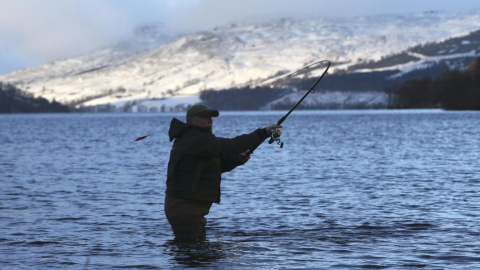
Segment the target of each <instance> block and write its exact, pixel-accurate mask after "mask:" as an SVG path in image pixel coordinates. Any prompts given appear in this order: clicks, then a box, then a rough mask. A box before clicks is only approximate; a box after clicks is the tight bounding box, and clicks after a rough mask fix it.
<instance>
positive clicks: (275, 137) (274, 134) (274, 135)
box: [268, 128, 283, 148]
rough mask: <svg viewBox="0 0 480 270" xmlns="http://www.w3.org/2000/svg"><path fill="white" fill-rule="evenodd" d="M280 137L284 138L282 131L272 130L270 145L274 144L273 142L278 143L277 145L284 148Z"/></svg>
mask: <svg viewBox="0 0 480 270" xmlns="http://www.w3.org/2000/svg"><path fill="white" fill-rule="evenodd" d="M280 136H282V130H281V129H279V128H275V129H273V130H272V135H271V137H270V140H269V141H268V143H269V144H272V143H273V142H277V144H278V145H280V148H283V142H282V141H280Z"/></svg>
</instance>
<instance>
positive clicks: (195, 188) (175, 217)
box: [165, 104, 281, 241]
mask: <svg viewBox="0 0 480 270" xmlns="http://www.w3.org/2000/svg"><path fill="white" fill-rule="evenodd" d="M218 115H219V112H218V111H217V110H211V109H209V108H208V107H207V106H205V105H203V104H197V105H194V106H192V107H191V108H190V109H189V110H188V111H187V116H186V120H187V122H186V123H184V122H182V121H180V120H178V119H176V118H173V119H172V121H171V123H170V130H169V131H168V135H169V137H170V141H173V140H175V141H174V143H173V147H172V150H171V151H170V160H169V162H168V173H167V190H166V195H165V215H166V216H167V219H168V222H169V223H170V225H171V227H172V230H173V233H174V234H175V238H176V239H179V240H186V241H196V240H201V239H203V238H204V237H205V225H206V224H207V220H206V219H205V216H206V215H207V214H208V213H209V211H210V207H211V206H212V203H219V202H220V182H221V174H222V173H223V172H228V171H231V170H233V169H234V168H235V167H237V166H239V165H243V164H245V162H247V161H248V159H249V158H250V156H249V155H247V154H246V152H247V151H248V150H249V149H254V148H255V147H257V146H258V145H259V144H261V143H262V142H263V141H264V140H265V139H266V138H268V137H270V135H271V133H272V130H274V129H276V128H281V126H279V125H275V124H272V125H269V126H267V127H266V128H262V129H257V130H255V131H254V132H252V133H250V134H243V135H240V136H237V137H235V138H232V139H228V138H221V137H216V136H215V135H213V133H212V125H213V121H212V117H217V116H218Z"/></svg>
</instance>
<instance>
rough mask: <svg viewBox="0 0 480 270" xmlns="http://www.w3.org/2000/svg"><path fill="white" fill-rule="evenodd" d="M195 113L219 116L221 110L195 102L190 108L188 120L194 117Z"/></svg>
mask: <svg viewBox="0 0 480 270" xmlns="http://www.w3.org/2000/svg"><path fill="white" fill-rule="evenodd" d="M195 115H198V116H211V117H217V116H218V115H219V112H218V111H217V110H211V109H210V108H208V107H207V106H206V105H204V104H195V105H193V106H192V107H190V108H189V109H188V111H187V120H188V119H190V118H192V117H194V116H195Z"/></svg>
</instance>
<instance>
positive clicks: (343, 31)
mask: <svg viewBox="0 0 480 270" xmlns="http://www.w3.org/2000/svg"><path fill="white" fill-rule="evenodd" d="M139 29H143V32H142V30H140V33H137V34H136V35H134V36H133V37H132V39H131V40H128V41H125V42H122V43H120V44H118V45H116V46H114V47H111V48H106V49H104V50H101V51H98V52H94V53H91V54H88V55H84V56H80V57H75V58H70V59H64V60H58V61H55V62H52V63H48V64H46V65H43V66H38V67H33V68H28V69H24V70H19V71H16V72H13V73H10V74H6V75H2V76H0V81H2V82H4V83H12V84H15V85H16V86H17V87H19V88H21V89H22V90H25V91H28V92H31V93H34V94H35V95H37V96H42V97H45V98H47V99H55V100H56V101H59V102H63V103H74V104H76V105H77V106H98V105H106V104H110V108H112V107H113V106H115V107H117V108H124V106H126V105H127V104H128V105H129V107H133V110H134V111H137V110H140V111H158V110H162V109H165V110H170V109H172V108H175V107H177V108H178V107H180V108H182V107H183V106H184V105H188V104H192V103H195V102H198V101H200V100H199V98H198V94H199V93H200V91H202V90H206V89H228V88H232V87H239V86H246V85H252V86H253V85H255V84H256V83H258V82H261V81H263V80H266V79H268V78H270V77H272V76H274V75H275V74H278V73H279V72H281V71H289V70H293V69H295V68H298V67H301V66H302V65H304V64H306V63H310V62H313V61H318V60H322V59H329V60H331V61H332V62H333V64H332V68H331V69H330V73H335V72H338V71H345V70H349V67H355V66H358V65H359V64H361V63H367V62H369V61H378V60H380V59H382V58H383V57H386V56H388V55H392V54H395V53H400V52H402V51H405V50H407V49H408V48H411V47H414V46H416V45H419V44H427V43H431V42H440V41H443V40H446V39H449V38H452V37H458V36H462V35H467V34H468V33H470V32H472V31H475V30H479V29H480V12H478V11H472V12H468V13H438V12H428V13H421V14H412V15H408V16H407V15H402V16H400V15H381V16H371V17H360V18H351V19H345V18H342V19H327V18H314V19H307V20H293V19H281V20H276V21H272V22H269V23H264V24H232V25H228V26H223V27H218V28H215V29H212V30H210V31H202V32H197V33H193V34H189V35H184V36H181V37H179V38H177V39H172V37H171V36H164V35H159V34H158V33H159V32H158V31H152V30H151V29H155V27H153V26H149V27H144V28H139ZM416 56H417V57H422V56H419V55H416ZM444 57H447V56H444ZM425 59H426V58H425ZM388 68H394V67H388ZM395 68H405V69H412V68H415V67H412V65H411V64H410V65H408V64H403V66H399V67H395ZM383 69H385V67H383ZM353 71H355V70H353ZM359 71H360V70H359ZM361 71H362V72H366V71H371V69H365V68H362V69H361ZM350 72H352V71H350ZM345 90H348V89H345ZM343 98H345V97H343ZM132 105H134V106H132Z"/></svg>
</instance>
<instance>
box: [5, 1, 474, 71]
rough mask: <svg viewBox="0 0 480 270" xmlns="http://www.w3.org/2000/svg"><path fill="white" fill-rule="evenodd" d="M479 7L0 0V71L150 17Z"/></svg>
mask: <svg viewBox="0 0 480 270" xmlns="http://www.w3.org/2000/svg"><path fill="white" fill-rule="evenodd" d="M479 8H480V1H478V0H455V1H454V0H0V41H1V43H0V74H5V73H9V72H12V71H15V70H17V69H21V68H26V67H29V66H35V65H40V64H44V63H47V62H49V61H52V60H55V59H60V58H66V57H72V56H77V55H80V54H83V53H87V52H90V51H92V50H96V49H99V48H102V47H105V46H108V45H112V44H114V43H116V42H117V41H119V40H121V39H123V38H126V37H128V36H130V35H131V34H132V31H133V29H134V28H135V27H136V26H138V25H142V24H146V23H152V22H163V23H164V24H165V25H166V27H168V29H171V30H172V31H182V32H185V31H196V30H202V29H211V28H214V27H215V26H221V25H224V24H227V23H229V22H232V21H238V20H253V19H254V20H257V21H258V20H260V19H271V18H275V17H286V16H290V17H310V16H327V17H345V16H347V17H348V16H363V15H374V14H398V13H416V12H423V11H432V10H435V11H467V10H472V9H473V10H479Z"/></svg>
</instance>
